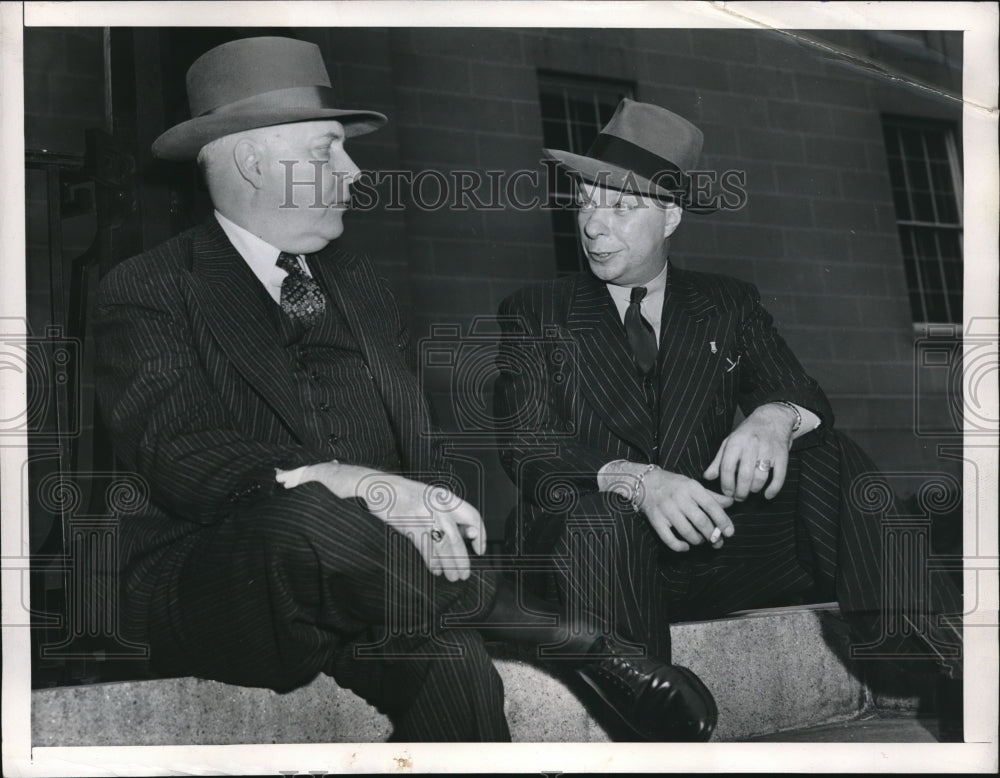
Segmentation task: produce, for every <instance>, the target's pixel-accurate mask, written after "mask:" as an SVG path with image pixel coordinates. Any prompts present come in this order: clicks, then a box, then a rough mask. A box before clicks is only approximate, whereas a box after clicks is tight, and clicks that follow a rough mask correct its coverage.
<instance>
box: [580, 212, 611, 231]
mask: <svg viewBox="0 0 1000 778" xmlns="http://www.w3.org/2000/svg"><path fill="white" fill-rule="evenodd" d="M607 231H608V229H607V223H606V222H605V220H604V214H603V213H602V212H601V209H600V208H594V209H592V210H591V211H590V213H589V214H586V215H585V216H584V217H583V234H584V235H586V236H587V237H588V238H596V237H598V236H600V235H605V234H607Z"/></svg>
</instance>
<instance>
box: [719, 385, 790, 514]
mask: <svg viewBox="0 0 1000 778" xmlns="http://www.w3.org/2000/svg"><path fill="white" fill-rule="evenodd" d="M796 418H797V417H796V415H795V412H794V411H793V410H792V409H791V408H788V407H786V406H784V405H779V404H777V403H767V404H766V405H761V406H760V407H758V408H757V409H756V410H755V411H754V412H753V413H751V414H750V415H749V416H747V418H745V419H744V420H743V421H742V423H741V424H740V425H739V426H738V427H737V428H736V429H735V430H733V431H732V433H730V435H729V436H728V437H727V438H726V439H725V440H724V441H722V445H721V446H719V451H718V453H717V454H716V455H715V459H713V460H712V464H710V465H709V466H708V469H707V470H705V473H704V476H705V478H707V479H709V480H715V479H716V478H718V479H719V484H720V487H721V489H722V493H723V494H725V495H726V496H728V497H733V498H735V499H736V500H745V499H746V498H747V496H748V495H749V494H751V493H754V494H756V493H757V492H759V491H760V490H761V489H763V488H764V484H766V483H767V479H768V477H769V476H770V477H771V483H770V485H768V487H767V489H766V490H765V492H764V496H765V497H766V498H767V499H769V500H770V499H771V498H773V497H774V496H775V495H776V494H777V493H778V492H780V491H781V487H782V486H784V484H785V474H786V472H787V470H788V452H789V450H790V449H791V447H792V427H794V426H795V421H796ZM758 462H770V463H771V467H770V468H763V467H758V466H757V463H758Z"/></svg>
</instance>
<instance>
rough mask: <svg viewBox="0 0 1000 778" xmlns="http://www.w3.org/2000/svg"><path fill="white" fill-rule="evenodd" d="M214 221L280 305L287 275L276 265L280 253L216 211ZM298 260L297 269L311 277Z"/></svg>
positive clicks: (306, 267)
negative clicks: (283, 284) (283, 283)
mask: <svg viewBox="0 0 1000 778" xmlns="http://www.w3.org/2000/svg"><path fill="white" fill-rule="evenodd" d="M215 220H216V221H217V222H219V226H220V227H222V231H223V232H225V233H226V237H227V238H229V242H230V243H232V244H233V247H234V248H235V249H236V251H237V252H238V253H239V255H240V256H241V257H243V261H244V262H246V263H247V265H248V266H249V268H250V269H251V270H252V271H253V274H254V275H255V276H257V280H259V281H260V282H261V283H262V284H263V285H264V288H265V289H266V290H267V293H268V294H269V295H271V299H273V300H274V301H275V302H276V303H280V302H281V282H282V281H284V280H285V276H287V275H288V273H286V272H285V271H284V270H282V269H281V268H280V267H278V265H277V262H278V255H279V254H280V253H281V252H280V251H279V250H278V249H276V248H275V247H274V246H272V245H271V244H270V243H268V242H267V241H266V240H263V239H262V238H258V237H257V236H256V235H254V234H253V233H252V232H250V231H249V230H247V229H244V228H243V227H241V226H240V225H238V224H236V223H234V222H232V221H230V220H229V219H227V218H226V217H225V216H223V215H222V214H221V213H219V212H218V211H216V212H215ZM298 260H299V267H301V268H302V269H303V270H304V271H305V273H306V275H308V276H311V275H312V273H310V272H309V265H307V264H306V263H305V262H303V261H302V256H301V255H299V257H298Z"/></svg>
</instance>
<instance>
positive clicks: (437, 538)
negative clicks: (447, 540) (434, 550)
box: [431, 527, 444, 543]
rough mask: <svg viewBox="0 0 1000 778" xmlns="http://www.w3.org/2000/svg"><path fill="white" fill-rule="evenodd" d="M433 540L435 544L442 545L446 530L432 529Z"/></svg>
mask: <svg viewBox="0 0 1000 778" xmlns="http://www.w3.org/2000/svg"><path fill="white" fill-rule="evenodd" d="M431 540H433V541H434V542H435V543H440V542H441V541H442V540H444V530H442V529H438V528H437V527H435V528H434V529H432V530H431Z"/></svg>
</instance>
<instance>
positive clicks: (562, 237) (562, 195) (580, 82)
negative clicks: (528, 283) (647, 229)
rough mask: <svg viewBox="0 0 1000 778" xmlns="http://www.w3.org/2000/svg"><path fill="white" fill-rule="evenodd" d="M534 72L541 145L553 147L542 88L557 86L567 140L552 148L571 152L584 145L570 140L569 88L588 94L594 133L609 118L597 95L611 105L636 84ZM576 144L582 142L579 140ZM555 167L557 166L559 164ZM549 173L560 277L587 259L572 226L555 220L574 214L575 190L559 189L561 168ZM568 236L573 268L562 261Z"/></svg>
mask: <svg viewBox="0 0 1000 778" xmlns="http://www.w3.org/2000/svg"><path fill="white" fill-rule="evenodd" d="M536 76H537V80H538V112H539V117H540V118H541V122H542V143H543V146H545V147H546V148H553V146H550V143H549V141H548V140H547V139H546V131H545V126H546V122H548V121H553V120H554V118H553V117H549V116H547V115H546V114H545V111H544V106H545V102H546V101H545V96H546V92H547V91H548V92H549V93H554V92H556V91H557V90H561V92H562V95H561V96H562V102H563V113H562V116H561V117H559V118H560V119H561V120H562V121H563V126H564V130H565V133H564V135H565V137H566V138H567V139H568V140H569V144H568V145H569V148H565V145H567V144H560V145H558V146H554V148H559V149H560V150H563V151H568V152H570V153H572V154H584V153H585V152H586V151H587V149H586V148H576V144H575V143H574V140H575V139H576V138H578V137H579V133H578V132H577V131H576V130H577V129H578V125H576V126H575V125H574V123H573V117H572V112H571V111H570V108H569V100H570V98H571V96H572V93H573V92H575V93H576V94H577V95H588V96H589V97H590V99H591V104H592V107H593V109H594V118H595V120H596V121H595V122H594V123H593V124H591V125H590V127H591V128H592V129H594V130H595V132H594V134H595V135H596V134H597V132H599V131H600V130H601V128H602V127H603V126H604V125H605V124H606V123H607V120H608V119H610V118H611V117H610V115H609V116H608V117H607V119H603V120H602V119H601V112H600V108H601V102H600V98H601V96H602V95H603V96H605V97H610V96H611V95H615V97H614V98H613V101H614V105H615V106H617V105H618V103H619V102H621V100H622V99H623V98H625V97H627V98H630V99H634V98H635V92H636V85H635V82H634V81H629V80H624V79H619V78H607V77H604V76H589V75H582V74H578V73H566V72H561V71H556V70H547V69H543V68H539V69H538V70H537V71H536ZM580 145H583V144H582V143H581V144H580ZM588 145H589V144H588ZM559 167H560V168H561V167H562V166H559ZM552 173H553V175H551V176H550V177H549V178H548V182H547V185H548V191H547V192H546V203H547V204H548V205H549V207H550V208H552V214H551V220H552V242H553V248H554V250H555V256H554V260H555V275H556V277H561V276H566V275H571V274H573V273H577V272H579V271H581V270H584V269H586V267H587V260H586V257H584V255H583V249H582V248H581V247H580V241H579V238H578V237H577V234H576V230H575V227H574V229H573V230H572V233H569V232H567V231H566V230H565V229H561V228H560V224H559V222H560V221H561V220H562V219H564V216H563V215H564V214H566V213H568V212H572V213H574V214H575V212H576V192H575V190H574V189H573V187H572V186H571V185H570V186H569V188H568V189H563V188H562V187H561V186H560V184H561V182H562V181H569V179H568V178H566V176H565V174H564V172H561V171H559V170H553V171H552ZM570 238H572V241H573V245H574V255H575V257H576V266H575V267H574V268H569V267H566V266H565V264H566V263H565V261H564V260H565V257H566V256H567V255H568V254H569V251H568V249H567V246H568V244H569V240H570ZM561 260H562V261H561Z"/></svg>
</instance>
